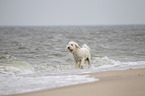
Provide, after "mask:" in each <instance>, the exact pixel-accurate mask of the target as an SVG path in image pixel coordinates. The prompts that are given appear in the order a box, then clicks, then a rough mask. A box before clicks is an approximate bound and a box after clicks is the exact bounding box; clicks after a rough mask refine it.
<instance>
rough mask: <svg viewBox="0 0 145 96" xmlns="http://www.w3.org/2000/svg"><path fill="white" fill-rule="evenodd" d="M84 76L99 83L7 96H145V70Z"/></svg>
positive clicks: (118, 71)
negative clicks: (96, 79) (95, 79)
mask: <svg viewBox="0 0 145 96" xmlns="http://www.w3.org/2000/svg"><path fill="white" fill-rule="evenodd" d="M84 75H90V77H92V78H98V79H99V81H95V82H91V83H84V84H77V85H70V86H65V87H59V88H54V89H46V90H41V91H35V92H29V93H22V94H15V95H8V96H41V95H42V96H145V68H140V69H128V70H117V71H105V72H95V73H86V74H84Z"/></svg>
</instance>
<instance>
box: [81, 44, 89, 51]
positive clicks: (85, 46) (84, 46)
mask: <svg viewBox="0 0 145 96" xmlns="http://www.w3.org/2000/svg"><path fill="white" fill-rule="evenodd" d="M82 47H83V48H87V49H88V50H89V51H90V50H91V49H90V48H89V47H88V46H87V45H86V44H84V45H83V46H82Z"/></svg>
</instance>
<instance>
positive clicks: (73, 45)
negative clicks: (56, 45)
mask: <svg viewBox="0 0 145 96" xmlns="http://www.w3.org/2000/svg"><path fill="white" fill-rule="evenodd" d="M77 48H80V47H79V45H78V44H77V43H76V42H73V41H71V42H69V43H68V45H67V46H66V49H67V50H69V51H70V52H71V53H73V52H74V51H75V50H76V49H77Z"/></svg>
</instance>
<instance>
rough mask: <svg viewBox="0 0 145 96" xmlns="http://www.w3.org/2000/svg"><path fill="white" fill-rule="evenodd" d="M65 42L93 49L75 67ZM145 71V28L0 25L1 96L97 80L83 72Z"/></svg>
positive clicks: (132, 26) (126, 26)
mask: <svg viewBox="0 0 145 96" xmlns="http://www.w3.org/2000/svg"><path fill="white" fill-rule="evenodd" d="M69 41H75V42H77V43H78V45H79V46H82V45H83V44H87V45H88V46H89V47H90V48H91V56H92V58H91V59H92V61H91V64H92V66H91V68H89V69H88V64H87V63H86V64H85V68H84V69H75V67H74V62H73V56H72V54H71V53H70V52H69V51H68V50H66V46H67V44H68V43H69ZM135 68H145V25H115V26H113V25H108V26H48V27H47V26H39V27H38V26H37V27H36V26H33V27H32V26H31V27H26V26H24V27H23V26H21V27H2V26H1V27H0V95H11V94H19V93H25V92H32V91H38V90H45V89H52V88H57V87H62V86H68V85H74V84H80V83H87V82H94V81H97V82H99V78H98V79H96V78H91V77H89V76H88V75H83V74H84V73H93V72H102V71H114V70H126V69H135Z"/></svg>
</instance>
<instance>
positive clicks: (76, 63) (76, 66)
mask: <svg viewBox="0 0 145 96" xmlns="http://www.w3.org/2000/svg"><path fill="white" fill-rule="evenodd" d="M74 63H75V68H76V69H78V62H77V61H76V60H74Z"/></svg>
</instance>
